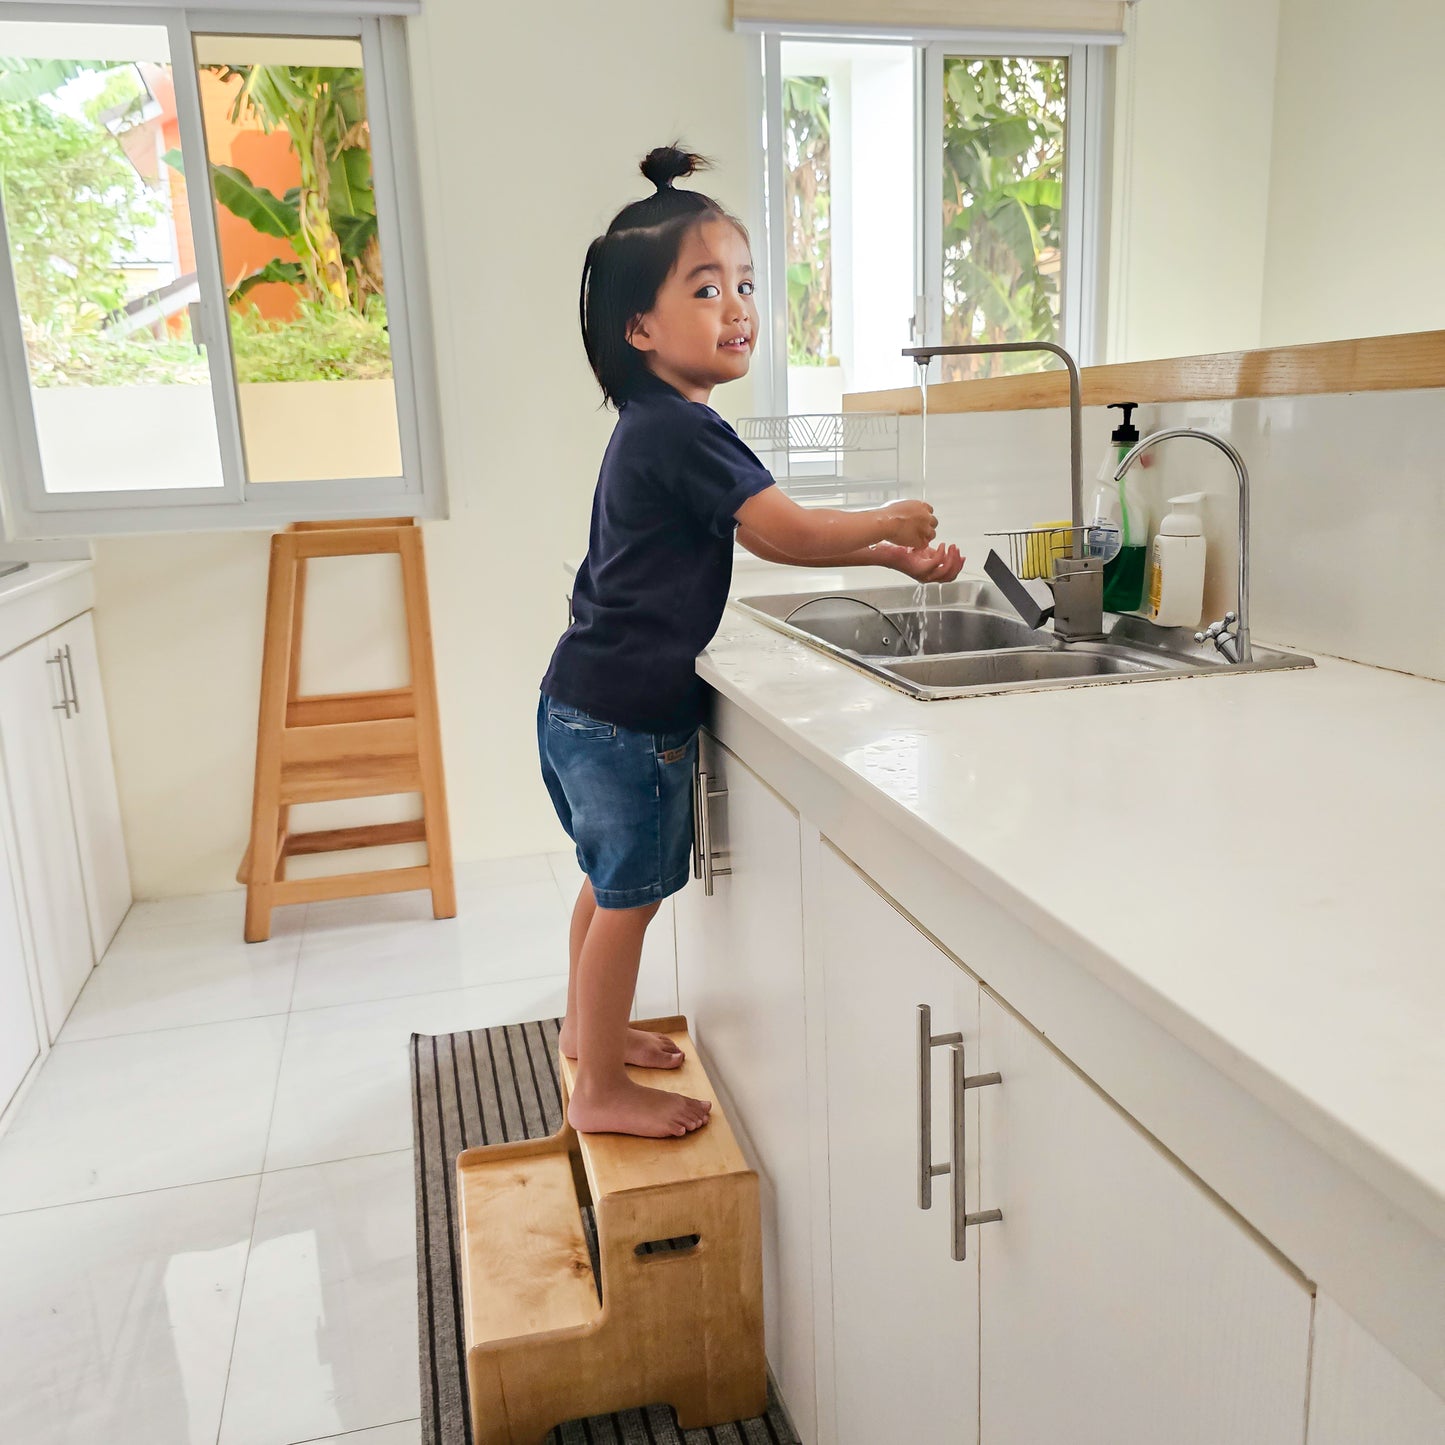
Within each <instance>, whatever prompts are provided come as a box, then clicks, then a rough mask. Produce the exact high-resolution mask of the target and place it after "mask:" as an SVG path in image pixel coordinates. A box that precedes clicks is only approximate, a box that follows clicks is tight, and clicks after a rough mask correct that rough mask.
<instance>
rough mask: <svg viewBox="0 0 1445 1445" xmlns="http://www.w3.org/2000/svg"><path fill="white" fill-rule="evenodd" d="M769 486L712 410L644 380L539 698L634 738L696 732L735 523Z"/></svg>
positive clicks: (614, 442) (612, 457)
mask: <svg viewBox="0 0 1445 1445" xmlns="http://www.w3.org/2000/svg"><path fill="white" fill-rule="evenodd" d="M772 484H773V478H772V476H771V475H770V474H769V472H768V470H767V468H766V467H764V466H763V464H762V463H761V462H760V461H759V460H758V459H757V457H756V456H755V455H754V454H753V452H752V451H751V450H750V449H749V448H748V446H747V444H746V443H745V442H743V441H742V440H741V439H740V438H739V436H738V434H737V433H736V432H735V431H734V430H733V429H732V428H731V427H730V426H729V425H728V424H727V423H726V422H725V421H724V420H723V419H722V418H721V417H720V416H719V415H718V414H717V413H716V412H715V411H714V410H713V409H712V408H711V407H710V406H705V405H703V403H702V402H696V401H689V400H688V399H687V398H686V397H685V396H683V395H682V393H681V392H679V391H677V390H676V389H675V388H674V387H671V386H669V385H668V384H667V383H666V382H665V381H662V380H661V379H659V378H658V377H655V376H653V375H652V373H651V372H648V373H646V375H645V376H644V377H643V379H642V381H641V382H640V384H639V385H638V387H637V389H636V390H635V391H634V393H633V395H632V396H631V397H629V398H628V400H626V401H625V402H624V403H623V404H622V406H621V408H620V411H619V414H618V419H617V425H616V427H615V428H614V429H613V432H612V438H611V440H610V441H609V442H608V444H607V451H606V453H605V454H604V456H603V458H602V470H601V472H600V474H599V475H598V478H597V492H596V495H595V496H594V497H593V499H592V532H591V537H590V539H589V541H588V544H587V555H586V557H585V558H584V559H583V561H582V566H581V567H580V568H579V569H578V572H577V578H576V581H575V583H574V585H573V588H572V616H573V618H574V619H575V620H574V621H573V623H572V625H571V626H570V627H569V628H568V629H567V631H566V632H564V633H563V634H562V638H561V641H559V642H558V644H557V648H556V651H554V652H553V654H552V662H551V665H550V666H549V667H548V669H547V675H546V676H545V677H544V678H543V679H542V691H543V692H545V693H546V694H547V695H548V696H549V697H552V698H555V699H556V700H557V701H558V702H562V703H567V704H568V705H569V706H571V707H576V708H581V709H582V711H583V712H587V713H591V714H592V716H593V717H597V718H601V719H603V721H605V722H610V723H616V724H617V725H618V726H619V727H625V728H631V729H633V730H634V731H637V732H682V731H685V730H687V729H689V728H692V727H695V726H696V725H697V723H698V722H699V721H700V720H701V715H702V707H701V704H702V686H701V683H700V682H699V680H698V677H697V674H696V671H695V663H696V660H697V655H698V653H700V652H701V651H702V650H703V649H704V648H705V647H706V646H707V645H708V643H709V642H711V641H712V638H713V634H714V633H715V632H716V631H717V626H718V623H719V622H720V621H721V620H722V614H723V608H724V607H725V606H726V605H727V595H728V587H729V586H730V584H731V582H732V570H733V532H734V529H735V528H736V526H737V522H736V520H735V519H734V515H733V514H734V513H735V512H736V511H737V509H738V508H739V507H741V506H742V504H743V503H744V502H745V501H747V499H748V498H749V497H751V496H755V495H756V494H757V493H758V492H761V491H762V490H763V489H764V488H765V487H770V486H772Z"/></svg>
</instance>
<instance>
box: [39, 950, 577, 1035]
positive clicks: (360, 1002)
mask: <svg viewBox="0 0 1445 1445" xmlns="http://www.w3.org/2000/svg"><path fill="white" fill-rule="evenodd" d="M297 963H298V967H299V963H300V960H299V958H298V960H297ZM559 971H560V970H558V969H555V968H550V969H547V970H546V971H545V972H543V973H525V974H519V975H518V976H516V977H514V978H497V979H491V980H489V981H488V982H487V983H463V984H456V985H453V986H451V987H449V988H423V989H418V990H417V991H416V992H414V993H392V994H382V995H380V996H378V997H374V998H353V999H341V1000H338V1001H336V1002H334V1003H313V1004H303V1005H302V1006H301V1007H300V1008H291V1009H288V1010H286V1011H285V1012H284V1013H283V1012H282V1011H280V1010H278V1011H277V1012H275V1013H264V1014H239V1015H237V1016H236V1017H235V1018H228V1019H204V1020H201V1021H199V1022H197V1023H190V1024H162V1025H161V1026H160V1028H156V1029H130V1030H128V1031H125V1032H122V1033H118V1034H95V1035H94V1036H93V1037H90V1038H84V1039H57V1040H56V1041H55V1042H54V1043H53V1044H52V1045H51V1046H50V1047H51V1048H52V1049H57V1048H60V1047H61V1046H62V1045H64V1046H65V1047H67V1048H69V1047H71V1046H73V1045H77V1044H99V1043H104V1042H107V1041H110V1040H113V1039H137V1038H141V1037H143V1036H144V1035H146V1034H170V1033H176V1032H177V1031H178V1030H180V1029H212V1028H219V1027H222V1026H223V1025H226V1024H245V1023H254V1022H256V1021H257V1020H259V1019H279V1018H284V1017H287V1016H289V1015H290V1014H305V1013H320V1012H321V1011H322V1010H324V1009H329V1008H361V1007H364V1006H365V1005H366V1004H373V1003H396V1002H397V1000H399V999H404V998H431V997H433V996H434V995H436V994H439V993H466V992H468V991H470V990H471V989H474V988H503V987H505V986H506V985H508V984H513V983H532V982H535V981H536V980H537V979H541V978H555V977H556V976H557V974H558V972H559ZM291 991H292V997H293V998H294V997H295V991H296V984H295V980H294V979H293V980H292V985H291Z"/></svg>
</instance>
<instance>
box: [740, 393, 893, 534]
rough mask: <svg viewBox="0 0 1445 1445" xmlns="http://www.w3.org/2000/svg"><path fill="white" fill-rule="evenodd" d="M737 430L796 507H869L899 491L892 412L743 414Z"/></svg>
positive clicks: (885, 500) (886, 499) (884, 500)
mask: <svg viewBox="0 0 1445 1445" xmlns="http://www.w3.org/2000/svg"><path fill="white" fill-rule="evenodd" d="M737 430H738V435H739V436H740V437H741V438H742V439H743V440H744V441H745V442H747V444H748V445H749V446H750V447H751V448H752V449H753V450H754V451H755V452H756V453H757V454H758V459H759V460H760V461H761V462H762V464H763V465H764V466H765V467H767V469H768V470H769V471H770V472H771V473H772V474H773V477H774V479H775V480H776V481H777V483H778V485H779V486H780V487H782V489H783V491H784V492H786V493H787V495H788V496H790V497H791V498H792V499H793V500H794V501H795V502H797V503H799V504H800V505H801V506H804V507H840V508H843V509H845V510H846V509H850V508H858V507H872V506H877V505H878V504H879V503H880V502H892V501H896V500H897V499H898V498H899V496H900V495H901V494H902V493H901V485H900V482H899V477H898V416H897V413H895V412H891V411H849V412H797V413H792V414H790V415H787V416H744V417H739V418H738V427H737Z"/></svg>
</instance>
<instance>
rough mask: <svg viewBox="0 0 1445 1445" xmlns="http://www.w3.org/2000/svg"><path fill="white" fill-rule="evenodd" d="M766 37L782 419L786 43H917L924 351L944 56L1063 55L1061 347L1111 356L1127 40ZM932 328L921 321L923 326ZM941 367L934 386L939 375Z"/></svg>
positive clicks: (772, 317) (807, 29) (829, 32)
mask: <svg viewBox="0 0 1445 1445" xmlns="http://www.w3.org/2000/svg"><path fill="white" fill-rule="evenodd" d="M762 35H763V57H762V58H763V87H762V88H763V96H764V104H765V108H766V135H767V148H766V167H767V181H768V184H767V197H768V205H767V232H768V247H767V250H766V253H765V255H766V265H767V271H768V283H769V284H768V296H769V301H770V311H769V316H768V321H769V335H770V341H771V345H770V357H769V361H770V366H769V374H770V377H771V385H770V388H769V400H770V402H771V404H772V407H773V410H774V412H775V414H778V415H781V414H783V413H785V412H786V411H787V410H788V404H787V386H788V381H787V356H788V342H787V334H788V304H787V290H786V288H785V287H780V286H777V285H775V284H773V278H774V277H780V276H786V274H787V270H786V256H785V255H784V249H783V248H784V244H785V243H784V236H785V230H784V226H783V213H782V195H783V154H782V143H781V142H782V125H783V101H782V94H783V88H782V45H783V42H785V41H803V42H806V41H813V42H818V41H837V42H850V41H851V42H854V43H860V42H861V43H865V44H908V45H911V46H912V47H913V51H914V56H915V65H916V70H915V95H916V96H917V97H918V104H917V106H916V109H915V112H914V121H915V141H914V154H913V164H914V166H915V167H916V177H917V184H916V185H915V188H914V194H915V195H916V196H917V197H918V207H917V210H916V211H915V214H914V218H913V221H914V257H915V275H914V281H913V290H914V293H915V296H916V298H917V299H916V309H915V313H914V317H913V324H912V327H911V330H912V334H913V337H914V344H915V345H923V346H936V345H938V344H939V342H940V339H941V337H942V334H943V294H942V293H943V59H944V57H945V56H947V55H968V56H994V55H1022V56H1039V57H1044V56H1063V57H1066V58H1067V59H1068V61H1069V99H1068V111H1067V118H1066V121H1065V127H1066V129H1065V138H1064V152H1065V165H1064V169H1065V174H1064V206H1063V215H1062V218H1061V227H1062V239H1063V252H1064V269H1063V273H1062V275H1061V276H1060V278H1059V291H1060V296H1059V316H1060V322H1061V326H1060V330H1061V344H1062V345H1063V346H1064V348H1065V349H1066V350H1067V351H1068V352H1070V354H1071V355H1073V356H1074V358H1075V359H1076V360H1077V361H1078V362H1079V364H1080V365H1081V366H1087V365H1092V364H1094V363H1096V362H1098V361H1099V360H1101V359H1102V358H1101V357H1100V355H1099V351H1100V339H1101V338H1100V327H1099V318H1100V314H1101V313H1100V307H1101V303H1102V292H1103V285H1102V281H1103V266H1104V260H1105V258H1104V255H1103V245H1102V238H1103V235H1104V231H1103V221H1104V218H1103V216H1102V215H1101V204H1100V202H1101V197H1102V191H1103V186H1102V181H1101V177H1102V174H1103V169H1104V165H1105V162H1106V157H1107V154H1108V152H1107V148H1106V136H1105V133H1106V130H1107V117H1108V107H1107V105H1106V103H1105V100H1106V96H1107V93H1108V89H1109V85H1108V80H1109V77H1110V74H1111V67H1112V54H1113V50H1114V47H1115V46H1116V45H1117V44H1118V41H1119V38H1118V37H1110V36H1105V37H1099V36H1081V35H1059V36H1042V35H1038V34H1017V35H1014V34H1005V33H1001V32H998V31H987V32H981V31H967V30H960V31H941V30H927V31H921V30H920V31H912V32H901V31H884V30H881V29H880V30H874V31H870V32H859V31H857V30H843V29H830V28H827V27H822V26H777V27H766V28H763V30H762ZM920 318H921V320H922V325H921V326H920V325H919V320H920ZM937 368H938V363H937V361H934V362H933V363H932V368H931V373H930V380H936V379H937Z"/></svg>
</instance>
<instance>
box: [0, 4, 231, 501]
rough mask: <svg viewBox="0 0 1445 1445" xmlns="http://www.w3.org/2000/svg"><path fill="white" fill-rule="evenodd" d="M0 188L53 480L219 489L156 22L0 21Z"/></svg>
mask: <svg viewBox="0 0 1445 1445" xmlns="http://www.w3.org/2000/svg"><path fill="white" fill-rule="evenodd" d="M0 57H3V58H0V200H3V204H4V208H5V223H6V228H7V231H8V234H9V241H10V256H9V261H10V266H11V270H12V273H13V275H14V279H15V287H16V291H17V293H18V295H19V299H20V313H21V330H22V334H23V336H24V341H25V354H26V361H27V366H28V371H29V378H30V387H31V403H32V406H33V409H34V414H35V424H36V429H37V432H38V436H39V443H40V457H41V466H42V476H43V481H44V486H45V490H46V491H47V492H50V493H64V492H82V491H127V490H137V489H149V488H174V487H219V486H221V485H222V477H221V459H220V450H219V445H218V443H217V439H216V418H215V407H214V404H213V401H212V395H211V386H210V380H211V378H210V367H209V364H208V362H207V359H206V352H205V348H204V346H200V345H197V344H195V339H194V337H193V336H192V333H191V314H192V312H191V307H192V305H193V304H194V303H195V302H196V301H197V299H198V296H199V291H198V288H197V280H196V260H195V250H194V247H193V246H192V244H191V224H190V212H189V210H188V208H187V204H186V189H185V181H184V179H183V177H182V176H181V174H180V172H179V170H178V169H176V167H175V165H173V164H172V161H173V159H174V157H175V156H176V154H177V153H178V151H179V147H180V133H179V129H178V127H177V122H176V106H175V91H174V87H173V85H172V83H171V64H170V61H171V56H170V50H169V45H168V43H167V36H166V32H165V30H164V29H163V28H162V27H159V26H149V25H89V24H74V23H68V22H49V21H47V22H43V23H29V22H22V21H3V20H0Z"/></svg>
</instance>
